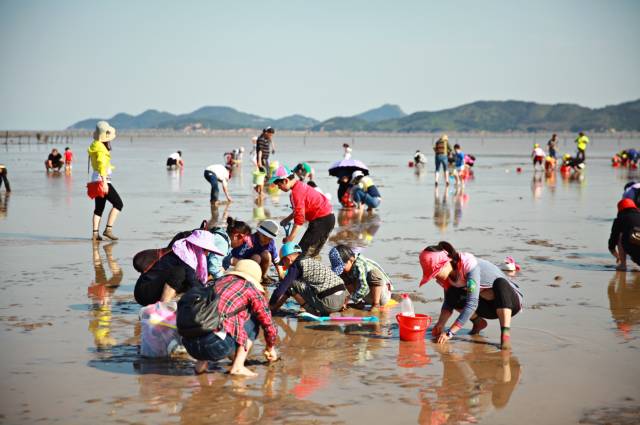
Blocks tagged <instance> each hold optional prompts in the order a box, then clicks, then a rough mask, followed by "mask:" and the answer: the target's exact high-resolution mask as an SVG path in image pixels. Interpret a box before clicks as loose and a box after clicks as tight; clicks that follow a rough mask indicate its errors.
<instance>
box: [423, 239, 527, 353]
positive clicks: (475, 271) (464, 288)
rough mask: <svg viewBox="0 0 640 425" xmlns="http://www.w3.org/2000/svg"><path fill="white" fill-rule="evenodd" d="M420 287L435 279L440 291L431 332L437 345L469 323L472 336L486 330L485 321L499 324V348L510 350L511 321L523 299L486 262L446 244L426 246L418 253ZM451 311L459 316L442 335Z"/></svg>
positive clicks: (492, 265) (511, 283)
mask: <svg viewBox="0 0 640 425" xmlns="http://www.w3.org/2000/svg"><path fill="white" fill-rule="evenodd" d="M420 266H421V267H422V280H421V281H420V286H422V285H424V284H425V283H427V282H429V281H430V280H432V279H435V280H436V282H437V283H438V284H439V285H440V286H442V288H443V289H444V303H443V304H442V309H441V311H440V317H439V318H438V321H437V322H436V324H435V326H434V327H433V330H432V335H433V336H434V337H436V338H437V342H438V344H442V343H444V342H447V341H448V340H450V339H451V338H453V337H454V336H455V334H456V333H457V332H458V331H459V330H460V329H462V327H463V326H464V325H465V323H466V322H467V320H469V319H471V322H472V323H473V328H472V329H471V332H470V334H471V335H475V334H477V333H479V332H480V331H481V330H482V329H484V328H485V327H487V321H486V320H485V319H498V320H499V321H500V334H501V336H500V347H501V349H502V350H511V317H512V316H515V315H516V314H518V312H519V311H520V310H521V309H522V305H523V295H522V293H521V292H520V288H519V287H518V285H517V284H516V283H515V282H513V281H511V280H510V279H509V278H508V277H507V276H506V275H505V274H504V273H503V272H502V271H501V270H500V269H499V268H498V266H496V265H495V264H493V263H490V262H489V261H486V260H483V259H480V258H476V257H475V256H474V255H472V254H469V253H466V252H457V251H456V250H455V248H454V247H453V246H452V245H451V244H450V243H448V242H444V241H443V242H440V243H438V244H437V245H432V246H428V247H427V248H425V249H424V250H423V251H422V253H420ZM453 310H457V311H459V312H460V315H459V316H458V318H457V319H456V321H455V322H454V323H453V325H451V327H450V328H449V329H448V330H447V331H446V332H445V331H444V327H445V326H446V324H447V321H448V320H449V318H450V317H451V314H452V313H453Z"/></svg>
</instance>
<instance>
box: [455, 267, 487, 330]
mask: <svg viewBox="0 0 640 425" xmlns="http://www.w3.org/2000/svg"><path fill="white" fill-rule="evenodd" d="M466 282H467V288H466V290H467V300H466V303H465V305H464V308H463V309H462V312H461V313H460V315H459V316H458V318H457V319H456V321H455V322H453V325H451V328H449V331H451V333H454V334H455V333H456V332H457V331H459V330H460V328H462V327H463V326H464V324H465V323H466V322H467V320H469V318H470V317H471V315H473V313H474V312H475V311H476V309H477V308H478V302H479V298H480V266H475V267H474V268H473V269H471V271H470V272H469V273H467V276H466Z"/></svg>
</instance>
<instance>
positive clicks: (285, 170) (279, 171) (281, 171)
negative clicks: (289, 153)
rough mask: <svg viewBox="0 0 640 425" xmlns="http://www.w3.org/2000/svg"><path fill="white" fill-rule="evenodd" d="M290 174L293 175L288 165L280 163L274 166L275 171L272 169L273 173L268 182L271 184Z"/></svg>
mask: <svg viewBox="0 0 640 425" xmlns="http://www.w3.org/2000/svg"><path fill="white" fill-rule="evenodd" d="M291 176H293V172H292V171H291V170H290V169H289V167H287V166H285V165H280V166H279V167H278V168H276V171H274V173H273V175H272V176H271V178H270V179H269V184H273V183H275V182H276V181H278V180H283V179H287V178H289V177H291Z"/></svg>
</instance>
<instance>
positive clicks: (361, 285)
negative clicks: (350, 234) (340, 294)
mask: <svg viewBox="0 0 640 425" xmlns="http://www.w3.org/2000/svg"><path fill="white" fill-rule="evenodd" d="M329 260H330V261H331V269H332V270H333V272H334V273H335V274H337V275H338V276H340V278H341V279H342V281H343V282H344V284H345V286H346V288H347V291H349V293H350V294H351V295H350V296H349V297H348V298H347V299H345V307H346V306H347V301H350V302H351V304H352V305H353V306H356V307H364V306H365V305H366V304H370V305H371V309H372V310H374V309H378V308H380V307H382V306H384V305H385V304H387V303H388V302H389V301H390V300H391V291H392V289H393V285H392V284H391V278H390V277H389V275H388V274H387V273H386V272H385V271H384V270H383V269H382V267H381V266H380V265H379V264H378V263H376V262H375V261H373V260H371V259H369V258H367V257H365V256H364V255H362V254H356V253H355V252H354V251H353V250H352V249H351V248H349V247H348V246H346V245H342V244H341V245H338V246H335V247H333V248H331V251H329Z"/></svg>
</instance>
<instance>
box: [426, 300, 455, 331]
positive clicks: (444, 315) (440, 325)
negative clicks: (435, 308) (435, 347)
mask: <svg viewBox="0 0 640 425" xmlns="http://www.w3.org/2000/svg"><path fill="white" fill-rule="evenodd" d="M452 312H453V310H452V309H450V308H449V307H448V306H447V304H446V302H445V304H443V305H442V309H441V310H440V317H438V321H437V322H436V324H435V325H434V326H433V329H431V335H433V336H440V335H442V334H443V333H442V330H443V329H444V327H445V325H446V324H447V321H448V320H449V317H451V313H452Z"/></svg>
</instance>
